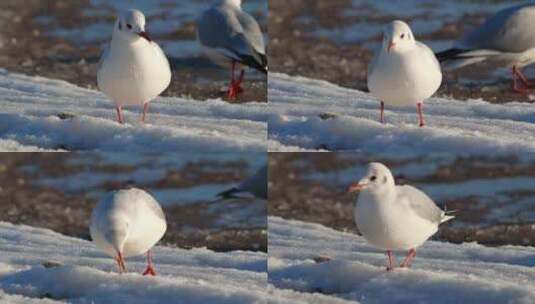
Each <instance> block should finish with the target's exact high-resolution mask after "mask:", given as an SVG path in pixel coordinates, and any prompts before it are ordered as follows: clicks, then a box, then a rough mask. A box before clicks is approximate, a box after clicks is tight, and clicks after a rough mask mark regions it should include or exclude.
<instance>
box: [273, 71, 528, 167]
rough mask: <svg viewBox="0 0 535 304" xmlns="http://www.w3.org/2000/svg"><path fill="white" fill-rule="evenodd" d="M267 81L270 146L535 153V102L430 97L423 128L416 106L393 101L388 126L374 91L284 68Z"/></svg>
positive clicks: (395, 152)
mask: <svg viewBox="0 0 535 304" xmlns="http://www.w3.org/2000/svg"><path fill="white" fill-rule="evenodd" d="M268 81H269V89H268V98H269V110H270V113H269V118H268V124H269V131H268V132H269V140H268V145H269V150H270V151H292V150H299V151H302V150H308V151H317V150H324V149H329V150H353V151H359V152H364V153H373V154H374V155H377V156H390V157H393V156H400V157H402V156H407V155H411V156H415V155H425V154H428V153H433V152H444V151H454V152H455V153H456V154H458V155H469V154H471V155H476V156H477V155H496V154H509V153H518V154H522V153H528V152H534V151H535V108H534V107H533V106H532V105H531V104H528V103H520V102H510V103H505V104H491V103H488V102H486V101H483V100H469V101H458V100H453V99H447V98H431V99H429V100H427V101H426V102H425V104H424V115H425V118H426V122H427V125H426V126H425V127H424V128H420V127H418V124H417V121H418V119H417V113H416V109H415V108H412V107H411V108H392V107H387V108H386V109H385V118H386V125H382V124H381V123H379V101H378V100H377V99H376V98H374V97H372V96H371V95H370V94H368V93H364V92H361V91H357V90H352V89H347V88H342V87H339V86H337V85H334V84H331V83H328V82H326V81H321V80H313V79H308V78H304V77H293V76H288V75H285V74H278V73H270V75H269V80H268ZM320 114H333V115H334V116H335V117H334V118H332V117H328V116H329V115H325V116H327V117H325V116H324V117H323V118H321V117H320ZM322 116H323V115H322ZM385 147H388V148H387V149H385Z"/></svg>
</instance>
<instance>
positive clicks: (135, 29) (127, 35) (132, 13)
mask: <svg viewBox="0 0 535 304" xmlns="http://www.w3.org/2000/svg"><path fill="white" fill-rule="evenodd" d="M113 37H117V38H120V39H123V40H126V41H129V42H136V41H138V40H139V39H144V40H146V41H148V42H151V41H152V39H151V38H150V36H149V35H148V34H147V32H145V15H143V13H142V12H141V11H138V10H136V9H129V10H127V11H124V12H122V13H121V14H120V15H119V17H118V18H117V22H116V24H115V29H114V33H113Z"/></svg>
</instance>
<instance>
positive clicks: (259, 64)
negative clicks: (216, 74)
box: [238, 53, 268, 74]
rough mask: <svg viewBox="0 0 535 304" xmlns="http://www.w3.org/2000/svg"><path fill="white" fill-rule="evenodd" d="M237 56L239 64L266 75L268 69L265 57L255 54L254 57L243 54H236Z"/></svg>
mask: <svg viewBox="0 0 535 304" xmlns="http://www.w3.org/2000/svg"><path fill="white" fill-rule="evenodd" d="M238 56H239V57H240V63H242V64H244V65H246V66H248V67H251V68H253V69H255V70H258V71H260V72H262V73H264V74H267V72H268V69H267V58H266V55H263V54H260V53H256V54H255V56H252V55H245V54H238ZM257 57H258V58H257Z"/></svg>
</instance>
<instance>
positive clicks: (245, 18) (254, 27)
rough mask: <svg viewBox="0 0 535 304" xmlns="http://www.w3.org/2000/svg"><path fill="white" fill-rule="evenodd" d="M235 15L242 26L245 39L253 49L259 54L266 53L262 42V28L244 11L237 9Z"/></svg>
mask: <svg viewBox="0 0 535 304" xmlns="http://www.w3.org/2000/svg"><path fill="white" fill-rule="evenodd" d="M236 16H237V17H238V20H239V21H240V24H241V25H242V26H243V33H244V35H245V37H246V38H247V41H249V43H250V44H251V46H252V47H253V48H254V50H255V51H257V52H258V53H260V54H264V55H265V54H266V46H265V44H264V36H263V35H262V30H261V29H260V25H258V22H256V20H255V19H254V18H253V16H251V15H249V14H248V13H246V12H244V11H238V12H237V14H236Z"/></svg>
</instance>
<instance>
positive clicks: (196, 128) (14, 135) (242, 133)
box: [0, 70, 267, 152]
mask: <svg viewBox="0 0 535 304" xmlns="http://www.w3.org/2000/svg"><path fill="white" fill-rule="evenodd" d="M125 110H126V111H124V114H125V117H126V122H127V123H126V124H125V125H120V124H118V123H117V122H116V118H115V110H114V105H113V104H112V103H111V102H110V101H109V100H108V99H107V98H106V97H105V96H104V95H103V94H102V93H100V92H98V91H94V90H89V89H84V88H80V87H78V86H75V85H72V84H70V83H67V82H65V81H60V80H52V79H47V78H42V77H30V76H24V75H20V74H12V73H9V72H7V71H5V70H0V150H2V151H38V150H42V149H46V150H71V151H72V150H101V151H102V150H104V151H134V152H141V151H158V152H177V151H203V152H221V151H265V150H266V130H267V123H266V114H265V113H266V110H267V105H266V103H261V102H252V103H247V104H231V103H227V102H224V101H222V100H220V99H218V100H207V101H203V102H199V101H196V100H190V99H185V98H174V97H168V98H164V97H159V98H157V99H156V100H154V101H153V102H151V105H150V113H149V116H148V122H147V124H145V125H142V124H141V123H139V117H140V109H136V108H126V109H125ZM62 113H67V114H73V115H74V118H68V119H64V120H62V119H60V118H59V117H58V115H59V114H62Z"/></svg>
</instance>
